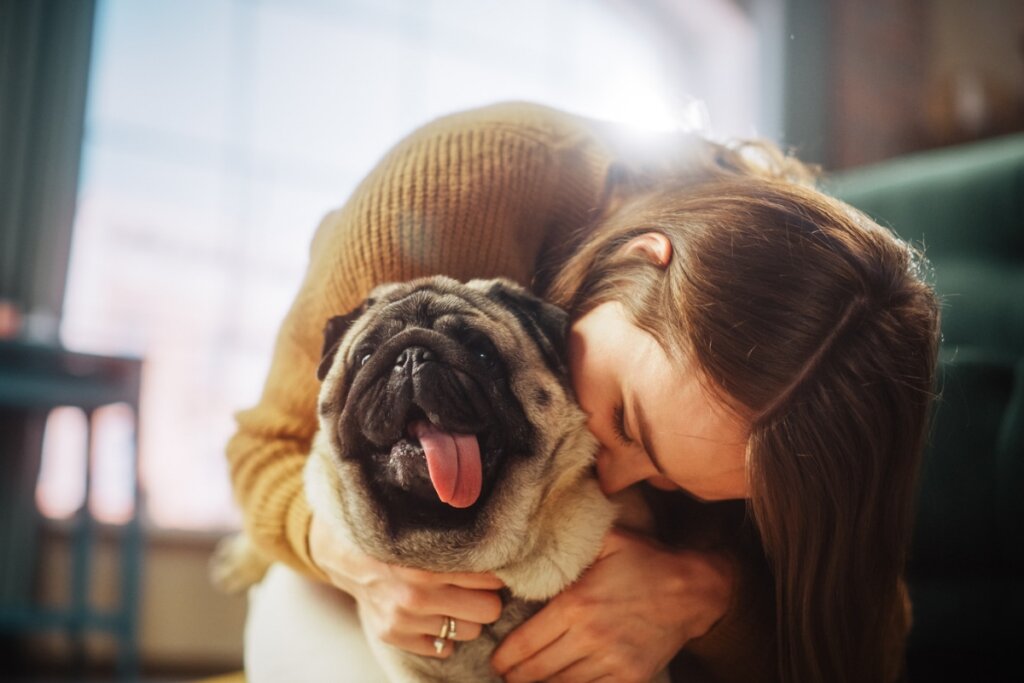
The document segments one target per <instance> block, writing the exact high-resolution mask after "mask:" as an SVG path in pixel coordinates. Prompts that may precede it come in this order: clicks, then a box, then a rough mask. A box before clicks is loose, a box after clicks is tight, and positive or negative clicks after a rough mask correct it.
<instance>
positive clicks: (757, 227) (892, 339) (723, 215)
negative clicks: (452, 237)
mask: <svg viewBox="0 0 1024 683" xmlns="http://www.w3.org/2000/svg"><path fill="white" fill-rule="evenodd" d="M706 149H707V150H708V151H707V157H706V158H707V161H708V163H707V165H706V169H707V172H706V173H704V174H703V175H701V174H696V175H695V174H693V173H692V172H691V173H687V174H686V175H685V177H683V178H682V182H677V180H678V178H677V179H666V178H662V179H658V178H657V177H653V176H652V177H647V178H640V179H639V180H635V179H634V181H633V182H632V184H631V185H629V186H628V189H627V191H625V192H624V193H623V195H624V196H621V197H620V198H619V200H618V201H617V202H616V208H615V210H614V211H612V212H611V213H610V215H608V216H607V217H606V218H605V219H603V220H602V221H601V222H600V224H599V225H598V226H597V227H596V228H594V231H593V233H592V234H591V235H590V236H589V237H588V238H587V239H586V240H585V242H584V243H583V245H582V247H581V248H580V249H579V251H578V252H577V253H576V254H575V255H574V256H573V257H572V258H571V259H570V262H569V263H568V264H567V265H566V267H565V268H564V269H563V270H562V272H561V274H560V277H559V278H558V279H557V280H556V281H555V282H554V283H553V285H552V287H551V288H550V290H549V291H548V293H547V294H548V296H549V297H550V298H552V299H553V300H554V301H556V303H560V304H561V305H563V306H566V307H567V308H569V310H570V311H571V312H572V314H573V316H575V317H578V316H579V315H582V314H583V313H585V312H586V311H588V310H590V309H591V308H593V307H594V306H596V305H597V304H599V303H601V302H603V301H608V300H616V301H620V302H621V303H623V304H624V305H625V307H626V308H627V310H628V311H629V313H630V315H631V317H632V319H633V321H634V322H635V323H636V324H637V326H638V327H640V328H641V329H644V330H646V331H648V332H649V333H651V334H652V335H653V336H654V337H655V338H656V339H657V340H658V341H659V343H660V344H661V345H662V346H663V348H664V349H665V350H666V352H667V353H668V354H669V357H673V354H675V356H676V357H684V356H685V357H689V358H690V359H692V360H695V361H696V367H699V368H701V369H702V370H703V374H704V376H703V377H702V379H703V380H704V382H705V384H706V386H707V388H708V390H710V391H713V392H715V393H716V395H717V396H718V397H720V398H721V399H722V400H723V401H724V402H725V403H726V404H727V405H729V406H731V407H732V408H733V409H735V410H737V411H739V412H740V413H741V414H742V415H743V416H744V417H746V418H747V419H748V420H749V421H750V423H751V424H752V429H751V433H750V438H749V442H748V450H747V476H748V484H749V489H748V490H749V491H750V498H749V500H748V510H749V511H750V513H751V515H752V517H753V519H754V521H755V523H756V526H757V528H758V531H759V533H760V537H761V542H762V546H763V549H764V551H765V554H766V556H767V559H768V562H769V566H770V567H771V570H772V573H773V577H774V582H775V607H776V621H777V638H778V640H777V650H778V657H779V669H780V671H779V673H780V676H781V678H782V679H783V680H785V681H794V682H808V681H833V682H842V681H880V680H886V679H891V678H892V677H894V676H895V675H896V674H897V673H898V671H897V670H895V667H897V666H899V663H900V662H901V661H902V657H901V655H902V638H903V636H904V634H905V631H906V629H907V628H909V623H908V621H907V620H908V618H909V617H908V615H907V614H906V613H905V595H904V593H903V590H904V589H903V586H902V575H903V571H904V565H905V559H906V552H907V546H908V543H909V537H910V531H911V525H912V509H913V499H914V488H915V483H916V475H917V470H918V465H919V458H920V454H921V451H922V448H923V442H924V438H925V431H926V425H927V417H928V414H929V406H930V403H931V399H932V386H933V384H932V381H933V375H934V370H935V358H936V352H937V343H938V305H937V302H936V298H935V295H934V293H933V291H932V289H931V288H930V287H929V286H928V285H927V284H926V282H925V277H924V274H925V273H924V267H923V263H924V262H923V259H922V258H921V256H920V254H919V253H917V252H916V251H915V250H914V249H912V248H911V247H910V246H908V245H907V244H905V243H904V242H902V241H900V240H899V239H898V238H896V237H895V236H894V235H893V234H892V233H891V232H890V231H888V230H885V229H883V228H881V227H879V226H878V225H876V224H875V223H873V222H872V221H871V220H870V219H868V218H867V217H866V216H864V215H863V214H861V213H860V212H858V211H856V210H854V209H853V208H851V207H849V206H848V205H846V204H844V203H842V202H840V201H838V200H836V199H833V198H831V197H828V196H826V195H824V194H822V193H821V192H819V191H817V190H816V189H814V187H813V186H812V183H811V182H810V178H811V174H810V173H809V172H806V170H805V169H803V167H801V166H800V165H799V164H798V163H797V162H795V161H792V160H789V159H786V158H785V157H783V156H782V155H781V154H779V153H778V152H777V151H776V150H774V149H773V148H772V147H771V146H770V145H760V146H758V147H757V149H756V151H757V156H756V157H755V158H754V161H753V162H751V161H750V157H749V156H747V155H745V154H743V153H742V150H740V151H738V150H736V149H728V148H723V147H719V146H717V145H711V144H710V143H709V144H708V146H707V148H706ZM691 167H692V165H691ZM649 231H657V232H660V233H662V234H664V235H665V236H666V237H667V238H668V239H669V240H670V241H671V242H672V246H673V256H672V259H671V262H670V263H669V265H668V266H667V268H665V269H664V270H663V269H661V268H658V267H656V266H654V265H652V264H651V263H650V262H649V261H647V260H646V259H643V258H638V257H636V256H631V255H629V254H628V253H626V252H625V251H624V250H623V249H622V246H623V245H624V244H626V243H627V242H628V241H629V240H630V239H631V238H633V237H634V236H636V235H638V234H642V233H644V232H649Z"/></svg>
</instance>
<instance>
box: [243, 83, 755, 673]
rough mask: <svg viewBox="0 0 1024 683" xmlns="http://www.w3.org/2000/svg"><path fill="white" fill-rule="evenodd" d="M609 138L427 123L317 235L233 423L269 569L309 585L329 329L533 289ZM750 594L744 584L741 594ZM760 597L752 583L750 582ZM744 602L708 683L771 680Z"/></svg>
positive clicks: (702, 650) (504, 108)
mask: <svg viewBox="0 0 1024 683" xmlns="http://www.w3.org/2000/svg"><path fill="white" fill-rule="evenodd" d="M616 149H617V144H616V142H615V136H614V135H613V134H612V128H611V127H609V126H608V125H607V124H602V123H598V122H596V121H590V120H587V119H583V118H579V117H575V116H571V115H568V114H565V113H563V112H558V111H555V110H551V109H547V108H544V107H541V106H538V105H532V104H525V103H513V104H501V105H495V106H491V107H487V108H483V109H478V110H474V111H469V112H464V113H460V114H455V115H452V116H448V117H445V118H442V119H439V120H437V121H434V122H432V123H430V124H428V125H426V126H424V127H423V128H421V129H419V130H417V131H415V132H414V133H412V134H411V135H410V136H409V137H407V138H406V139H405V140H403V141H402V142H400V143H399V144H398V145H397V146H396V147H395V148H394V149H392V150H391V151H390V152H389V153H388V154H387V155H386V156H385V157H384V159H383V160H382V161H381V162H380V163H379V164H378V165H377V167H376V168H375V169H374V170H373V171H372V172H371V173H370V174H369V176H367V178H366V179H365V180H364V181H363V182H362V183H361V184H360V185H359V187H357V188H356V190H355V192H354V193H353V195H352V196H351V197H350V198H349V200H348V201H347V202H346V203H345V205H344V206H343V207H342V208H340V209H339V210H337V211H334V212H332V213H330V214H329V215H328V216H327V217H326V218H325V219H324V220H323V222H322V223H321V224H320V226H319V228H318V230H317V232H316V235H315V237H314V239H313V242H312V245H311V248H310V259H309V267H308V270H307V272H306V275H305V279H304V281H303V282H302V285H301V288H300V290H299V293H298V295H297V296H296V298H295V301H294V303H293V304H292V307H291V309H290V311H289V312H288V314H287V317H286V318H285V320H284V322H283V324H282V325H281V329H280V331H279V333H278V337H277V342H276V347H275V350H274V356H273V361H272V364H271V368H270V372H269V375H268V377H267V381H266V384H265V386H264V390H263V394H262V396H261V398H260V401H259V403H258V405H257V406H256V407H254V408H252V409H250V410H246V411H244V412H241V413H239V414H238V416H237V419H238V431H237V433H236V434H235V436H234V437H233V438H232V439H231V441H230V443H229V445H228V448H227V455H228V461H229V464H230V471H231V478H232V482H233V486H234V491H235V496H236V499H237V501H238V503H239V504H240V505H241V507H242V510H243V517H244V520H245V528H246V531H247V533H248V534H249V535H250V536H251V538H252V539H253V540H254V542H255V543H256V544H257V546H258V547H260V548H261V550H263V551H264V552H265V553H266V554H267V555H269V556H270V557H272V558H274V559H276V560H279V561H281V562H284V563H286V564H288V565H290V566H292V567H293V568H296V569H298V570H300V571H302V572H305V573H307V574H309V575H314V576H319V577H320V578H324V577H322V576H320V574H319V572H318V570H317V569H316V568H315V566H314V565H313V563H312V561H311V559H310V555H309V548H308V545H307V535H308V531H309V525H310V519H311V512H310V508H309V505H308V503H307V501H306V498H305V495H304V493H303V484H302V468H303V465H304V463H305V460H306V457H307V454H308V452H309V447H310V442H311V440H312V437H313V434H314V431H315V430H316V428H317V418H316V398H317V392H318V390H319V383H318V382H317V379H316V368H317V364H318V361H319V357H320V350H321V344H322V331H323V326H324V323H325V322H326V321H327V319H328V318H330V317H331V316H334V315H338V314H342V313H346V312H348V311H350V310H352V309H354V308H355V307H356V306H358V305H359V303H360V302H361V301H362V300H363V299H364V298H365V296H366V294H367V293H368V292H369V290H370V289H372V288H373V287H374V286H375V285H377V284H379V283H382V282H386V281H392V280H406V279H410V278H415V277H420V276H424V275H430V274H436V273H444V274H447V275H450V276H452V277H455V278H458V279H469V278H473V277H497V276H503V277H507V278H511V279H512V280H515V281H517V282H520V283H522V284H524V285H528V286H530V285H533V286H538V285H539V284H542V283H538V281H537V279H538V277H539V276H541V277H542V276H543V274H541V273H539V272H538V271H539V270H547V269H548V267H550V266H557V263H558V262H559V261H561V260H563V259H564V258H565V256H566V255H567V252H568V251H570V250H571V248H572V244H571V236H572V235H575V234H578V233H579V230H580V229H581V228H582V227H584V226H586V225H587V224H588V223H589V222H590V221H591V219H592V217H593V216H594V215H596V214H597V213H598V212H599V211H600V209H601V207H602V205H603V203H604V201H605V200H606V199H607V196H608V191H609V189H610V185H611V184H612V183H613V178H614V176H615V174H614V173H611V172H610V171H611V169H612V168H613V164H615V163H616V162H618V161H619V160H620V159H621V153H620V152H618V151H616ZM746 583H747V584H750V583H752V582H751V581H747V582H746ZM756 583H758V585H760V582H756ZM763 592H764V591H761V590H753V589H751V587H750V585H744V586H741V587H740V590H739V591H738V597H737V599H736V600H735V604H734V607H733V609H732V610H731V611H730V613H729V614H728V615H727V616H726V617H725V618H724V619H723V620H721V621H720V622H719V623H718V624H717V625H716V626H715V627H714V628H713V629H712V631H711V632H710V633H709V634H707V635H706V636H704V637H703V638H700V639H698V640H696V641H692V642H691V643H690V644H689V645H688V646H687V648H686V651H687V653H689V655H688V656H689V658H690V660H692V661H691V665H694V666H700V667H701V668H703V669H704V671H705V672H706V673H710V674H712V675H713V676H714V677H715V679H717V680H735V681H758V680H774V679H775V664H774V634H773V633H772V626H771V624H772V623H773V618H772V616H771V610H770V608H768V609H766V608H765V605H766V604H769V603H770V598H769V597H768V596H767V595H764V594H762V593H763Z"/></svg>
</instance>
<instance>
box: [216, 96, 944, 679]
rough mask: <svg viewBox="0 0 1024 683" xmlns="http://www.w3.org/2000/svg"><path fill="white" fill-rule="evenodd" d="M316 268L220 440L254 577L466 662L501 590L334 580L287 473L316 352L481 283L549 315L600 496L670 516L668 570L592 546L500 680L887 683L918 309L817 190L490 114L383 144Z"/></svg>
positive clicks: (871, 235) (326, 546)
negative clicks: (636, 491)
mask: <svg viewBox="0 0 1024 683" xmlns="http://www.w3.org/2000/svg"><path fill="white" fill-rule="evenodd" d="M310 258H311V263H310V267H309V270H308V273H307V276H306V279H305V281H304V283H303V285H302V289H301V291H300V292H299V294H298V296H297V298H296V300H295V303H294V305H293V307H292V309H291V311H290V312H289V314H288V317H287V319H286V320H285V322H284V324H283V326H282V328H281V332H280V334H279V337H278V341H277V347H276V350H275V356H274V361H273V365H272V367H271V370H270V374H269V377H268V380H267V384H266V387H265V390H264V393H263V396H262V398H261V400H260V403H259V405H258V406H257V407H256V408H254V409H252V410H249V411H246V412H244V413H241V414H240V415H239V417H238V421H239V430H238V433H237V434H236V435H235V437H234V438H233V439H232V441H231V443H230V445H229V448H228V456H229V461H230V464H231V472H232V478H233V482H234V485H235V491H236V494H237V497H238V500H239V502H240V504H241V506H242V508H243V511H244V516H245V522H246V527H247V530H248V532H249V534H250V535H251V536H252V537H253V538H254V539H255V540H256V542H257V543H258V544H259V545H260V547H261V548H263V549H264V551H265V552H266V553H267V554H268V555H270V556H271V557H273V558H275V559H278V560H280V561H282V562H284V563H285V564H287V565H290V566H291V567H292V568H293V569H295V570H298V572H300V573H302V574H304V575H307V576H309V577H314V578H316V579H319V580H320V581H323V582H326V583H329V584H332V585H334V586H337V587H339V588H341V589H342V591H343V592H344V593H346V594H348V595H349V596H351V597H352V598H353V599H354V600H355V602H356V603H357V604H358V609H359V614H360V616H361V618H362V619H363V620H364V621H365V622H367V623H368V624H369V625H370V627H371V628H372V629H374V631H375V632H377V633H379V634H380V635H381V637H382V638H384V640H385V641H387V642H390V643H392V644H394V645H396V646H398V647H401V648H403V649H406V650H410V651H414V652H418V653H420V654H423V655H427V656H442V657H443V656H447V655H448V654H450V652H451V648H452V647H454V646H456V645H457V644H455V643H453V644H449V645H447V646H446V647H445V648H444V649H443V650H442V651H441V652H440V653H436V652H435V651H434V647H433V642H434V640H435V639H436V638H437V636H438V627H439V626H440V625H441V624H442V623H446V622H447V619H448V618H449V617H450V618H453V619H454V620H455V621H456V632H457V634H458V635H457V638H458V639H459V640H462V639H471V638H474V637H476V635H478V634H479V632H480V629H481V627H482V624H486V623H489V622H490V621H493V620H494V619H496V618H497V616H498V613H499V610H500V600H499V598H498V597H497V593H496V591H497V589H498V588H499V587H500V583H499V582H498V581H497V580H496V579H494V577H490V576H479V575H447V574H446V575H433V574H428V573H425V572H418V571H412V570H408V569H404V568H398V567H388V566H384V565H381V564H380V563H378V562H376V561H374V560H372V559H371V558H368V557H356V556H353V555H351V554H349V553H343V552H341V551H340V550H338V547H337V546H336V544H334V543H333V541H332V539H331V537H330V534H329V533H328V532H327V531H326V529H325V526H324V525H323V524H322V522H321V521H320V520H318V519H317V518H316V517H314V516H312V515H311V513H310V511H309V508H308V505H307V503H306V501H305V499H304V497H303V494H302V484H301V474H300V473H301V469H302V466H303V462H304V459H305V457H306V454H307V448H308V445H309V440H310V438H311V436H312V434H313V432H314V430H315V428H316V419H315V399H316V393H317V385H316V380H315V367H316V362H317V358H318V352H319V349H320V342H321V340H320V330H321V329H322V325H323V322H324V321H325V320H326V319H327V318H328V317H330V316H331V315H334V314H337V313H339V312H344V311H347V310H351V309H352V308H354V307H355V306H356V305H357V304H358V303H359V301H361V300H362V298H363V297H364V296H365V294H366V292H367V291H368V290H369V289H370V288H371V287H372V286H373V285H375V284H377V283H379V282H383V281H388V280H404V279H409V278H413V277H418V276H422V275H427V274H432V273H446V274H448V275H451V276H453V277H456V278H460V279H469V278H472V277H491V276H504V277H510V278H512V279H514V280H517V281H519V282H521V283H525V284H530V285H531V286H532V287H533V289H534V290H535V291H537V292H539V293H541V294H542V295H544V296H546V297H548V298H550V299H551V300H553V301H555V302H556V303H559V304H560V305H562V306H564V307H566V308H567V309H568V310H569V311H570V313H571V319H572V324H571V328H570V365H571V368H572V372H573V382H574V385H575V388H576V391H577V395H578V398H579V401H580V403H581V405H582V406H583V408H584V410H585V411H586V412H587V414H588V416H589V422H588V426H589V427H590V429H591V431H593V432H594V434H595V435H596V436H597V438H598V439H599V441H600V442H601V446H602V447H601V450H600V452H599V454H598V473H599V476H600V480H601V483H602V487H603V488H604V490H605V491H606V492H608V493H611V492H614V491H618V490H621V489H623V488H626V487H628V486H631V485H641V486H642V487H643V488H644V489H645V491H648V492H654V491H657V490H668V491H671V490H675V491H676V493H667V494H665V496H664V497H663V498H658V499H657V501H661V502H660V503H657V501H655V502H656V503H657V504H659V505H660V506H661V507H662V508H664V509H663V510H661V514H660V519H661V521H662V522H663V523H665V524H666V527H667V529H668V531H669V532H674V535H675V536H676V537H677V539H676V540H679V541H681V544H680V545H675V544H674V545H672V546H671V547H669V546H662V545H659V544H658V543H656V542H655V541H653V540H651V539H646V538H640V537H635V536H631V535H628V534H626V533H623V532H613V533H611V534H610V535H609V536H608V538H607V540H606V542H605V546H604V550H603V552H602V554H601V556H600V558H599V559H598V560H597V562H596V563H595V564H594V565H593V566H592V567H591V568H590V569H589V570H588V571H587V572H586V573H585V574H584V576H583V577H581V579H580V580H579V581H578V582H577V583H575V584H574V585H572V586H571V587H570V588H569V589H567V590H566V591H565V592H564V593H562V594H561V595H559V596H557V597H556V598H555V599H554V600H552V601H551V603H549V604H548V605H547V606H546V607H545V608H544V609H543V610H542V611H541V612H540V613H538V614H537V615H536V616H535V617H534V618H533V619H531V620H530V621H528V622H526V623H525V624H524V625H523V626H521V627H520V628H519V629H518V630H517V631H515V632H514V633H512V634H511V635H510V636H509V637H508V638H507V639H506V641H505V642H504V643H503V644H502V645H501V647H500V648H499V649H498V650H497V651H496V653H495V655H494V659H493V664H494V667H495V669H496V670H497V671H498V672H499V673H500V674H502V675H504V676H505V677H506V679H507V680H509V681H528V680H539V679H545V680H548V679H550V680H562V681H576V680H581V681H582V680H596V679H599V678H601V677H605V678H606V679H608V680H616V681H620V680H645V679H646V678H648V677H650V676H651V675H652V674H654V673H655V672H656V671H658V670H660V669H661V668H662V667H664V666H665V665H667V664H669V662H670V661H673V660H674V663H673V666H674V667H676V670H677V671H680V672H685V673H686V675H690V676H696V675H706V676H708V677H710V678H714V679H717V680H736V681H756V680H784V681H882V680H893V679H895V678H897V677H898V676H899V675H900V673H901V662H902V650H903V641H904V638H905V634H906V631H907V629H908V628H909V603H908V602H907V598H906V593H905V589H904V586H903V583H902V572H903V565H904V559H905V554H906V547H907V542H908V538H909V531H910V526H911V501H912V493H913V487H914V482H915V476H916V472H917V468H918V458H919V455H920V451H921V447H922V439H923V435H924V431H925V426H926V416H927V414H928V407H929V405H930V401H931V386H932V376H933V371H934V363H935V353H936V343H937V341H936V340H937V330H938V313H937V307H936V303H935V298H934V295H933V293H932V292H931V290H930V289H929V288H928V287H927V286H926V285H924V284H923V283H922V280H921V278H920V277H919V274H918V271H917V260H916V258H915V254H914V253H913V252H912V250H910V249H909V248H908V247H907V246H906V245H905V244H903V243H901V242H899V241H898V240H897V239H896V238H894V237H893V236H892V235H891V234H890V233H889V232H887V231H885V230H882V229H881V228H879V227H878V226H876V225H874V224H873V223H871V222H870V221H869V220H868V219H867V218H865V217H864V216H863V215H861V214H860V213H858V212H856V211H855V210H853V209H851V208H850V207H848V206H846V205H844V204H842V203H841V202H838V201H836V200H834V199H831V198H829V197H826V196H824V195H822V194H821V193H819V192H818V191H816V190H815V189H813V187H812V186H811V183H810V180H809V174H808V173H807V171H806V169H804V167H802V166H801V165H800V164H799V163H797V162H795V161H793V160H791V159H787V158H784V157H783V156H782V155H780V154H778V153H777V152H775V151H774V150H773V149H772V148H770V147H769V146H767V145H759V146H750V147H746V148H741V147H737V148H727V147H723V146H720V145H715V144H712V143H710V142H706V141H703V140H700V139H696V138H683V139H677V140H675V141H674V142H673V144H671V145H670V146H668V147H665V148H663V149H662V150H660V151H659V152H657V153H655V154H652V155H648V156H647V157H646V158H644V159H639V158H637V157H636V155H632V154H629V153H627V152H625V151H623V149H622V148H620V147H619V146H618V144H617V142H616V136H615V132H614V129H613V128H611V127H609V126H607V125H604V124H598V123H596V122H593V121H587V120H584V119H580V118H577V117H572V116H569V115H567V114H563V113H561V112H556V111H553V110H549V109H545V108H543V107H539V106H535V105H528V104H510V105H499V106H495V107H489V108H485V109H481V110H477V111H473V112H467V113H463V114H458V115H455V116H451V117H447V118H445V119H441V120H439V121H436V122H434V123H432V124H430V125H428V126H426V127H424V128H423V129H421V130H419V131H417V132H415V133H414V134H413V135H411V136H410V137H409V138H407V139H406V140H405V141H403V142H402V143H401V144H399V145H398V146H397V147H396V148H395V149H394V150H392V151H391V152H390V153H389V154H388V155H387V157H385V159H384V160H383V161H382V162H381V163H380V164H379V165H378V167H377V168H376V169H375V170H374V171H373V172H372V173H371V174H370V175H369V176H368V177H367V178H366V180H365V181H364V182H363V183H362V184H361V185H360V186H359V188H357V190H356V191H355V193H354V195H353V196H352V197H351V198H350V199H349V201H348V202H347V203H346V205H345V206H344V207H343V208H342V209H340V210H339V211H337V212H335V213H333V214H331V215H330V216H328V217H327V218H326V219H325V221H324V222H323V223H322V225H321V226H320V229H319V230H318V232H317V235H316V237H315V239H314V241H313V245H312V249H311V256H310ZM680 492H682V493H680ZM652 500H653V497H652ZM744 509H745V510H746V511H747V514H746V515H744V514H743V512H744ZM670 535H672V534H671V533H670ZM318 590H319V589H318ZM321 593H322V591H321ZM255 607H257V605H254V608H255ZM256 611H258V610H256ZM343 611H344V609H343V608H341V609H339V612H343ZM254 618H255V616H254V617H251V621H252V619H254ZM328 620H330V617H328ZM262 621H263V623H266V622H267V619H266V618H263V619H262ZM284 621H287V619H286V618H279V619H277V620H276V622H277V623H278V624H280V623H282V622H284ZM250 626H252V623H251V624H250ZM251 630H253V629H251ZM259 640H261V639H260V638H259V637H254V636H252V634H251V633H250V644H249V647H250V650H253V649H254V648H255V645H254V643H255V642H256V641H259ZM262 640H266V638H265V637H264V638H263V639H262ZM317 656H318V655H316V654H311V655H310V656H309V657H307V658H306V659H305V660H304V661H309V660H310V659H316V658H317ZM324 656H326V655H324ZM286 659H287V657H286ZM299 659H301V658H299ZM681 675H682V674H681Z"/></svg>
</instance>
